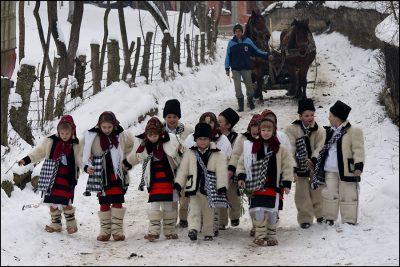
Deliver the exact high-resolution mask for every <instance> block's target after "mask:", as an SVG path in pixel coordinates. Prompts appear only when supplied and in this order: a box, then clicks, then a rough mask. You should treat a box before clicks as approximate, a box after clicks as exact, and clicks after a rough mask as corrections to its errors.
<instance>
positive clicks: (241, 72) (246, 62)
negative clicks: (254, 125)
mask: <svg viewBox="0 0 400 267" xmlns="http://www.w3.org/2000/svg"><path fill="white" fill-rule="evenodd" d="M233 33H234V35H235V36H233V38H232V40H230V41H229V43H228V48H227V49H226V57H225V70H226V75H228V76H229V69H230V68H232V76H233V81H234V83H235V92H236V98H237V100H238V104H239V109H238V110H237V111H238V112H241V111H243V110H244V96H243V93H242V86H241V77H242V78H243V82H244V84H245V86H246V95H247V104H248V107H249V108H250V109H254V102H253V94H254V92H253V87H252V81H251V65H250V57H254V56H257V57H262V58H265V59H268V53H267V52H263V51H261V50H260V49H258V48H257V46H255V44H254V43H253V41H252V40H251V39H250V38H247V37H245V36H243V27H242V25H240V24H239V23H238V24H236V25H235V26H234V27H233Z"/></svg>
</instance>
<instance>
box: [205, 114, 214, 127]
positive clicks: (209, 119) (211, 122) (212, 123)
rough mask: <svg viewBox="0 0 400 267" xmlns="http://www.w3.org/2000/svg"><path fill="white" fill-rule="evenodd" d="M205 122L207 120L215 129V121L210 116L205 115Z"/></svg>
mask: <svg viewBox="0 0 400 267" xmlns="http://www.w3.org/2000/svg"><path fill="white" fill-rule="evenodd" d="M203 122H205V123H207V124H208V125H210V126H211V129H214V127H215V123H214V121H213V120H211V118H210V117H205V118H204V121H203Z"/></svg>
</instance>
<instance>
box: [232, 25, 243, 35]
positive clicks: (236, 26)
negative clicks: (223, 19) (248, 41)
mask: <svg viewBox="0 0 400 267" xmlns="http://www.w3.org/2000/svg"><path fill="white" fill-rule="evenodd" d="M237 29H239V30H241V31H242V32H243V27H242V25H240V24H239V23H237V24H236V25H235V26H233V33H235V31H236V30H237Z"/></svg>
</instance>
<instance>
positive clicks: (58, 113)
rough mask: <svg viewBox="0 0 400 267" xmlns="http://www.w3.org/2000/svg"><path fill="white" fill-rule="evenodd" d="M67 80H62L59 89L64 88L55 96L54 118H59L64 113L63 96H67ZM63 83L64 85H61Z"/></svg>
mask: <svg viewBox="0 0 400 267" xmlns="http://www.w3.org/2000/svg"><path fill="white" fill-rule="evenodd" d="M68 80H69V78H63V79H62V80H61V82H60V87H61V86H62V87H64V88H63V89H62V90H61V91H60V92H59V94H58V96H57V102H56V109H55V110H54V116H55V117H58V118H60V117H61V116H62V115H63V113H64V106H65V95H66V94H67V87H68ZM63 82H64V84H63Z"/></svg>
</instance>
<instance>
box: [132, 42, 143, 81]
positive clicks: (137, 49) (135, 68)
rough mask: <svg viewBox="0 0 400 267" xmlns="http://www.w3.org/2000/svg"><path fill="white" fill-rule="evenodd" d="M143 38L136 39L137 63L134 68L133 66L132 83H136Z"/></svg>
mask: <svg viewBox="0 0 400 267" xmlns="http://www.w3.org/2000/svg"><path fill="white" fill-rule="evenodd" d="M141 40H142V39H140V37H138V38H137V40H136V43H137V44H136V53H135V63H134V64H133V68H132V83H135V79H136V72H137V67H138V64H139V56H140V49H141V47H142V41H141Z"/></svg>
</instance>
